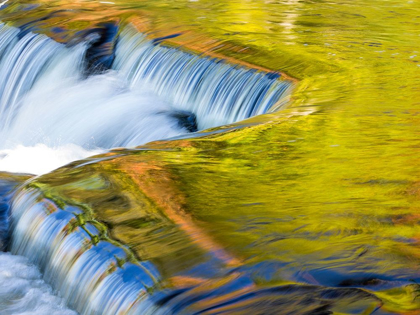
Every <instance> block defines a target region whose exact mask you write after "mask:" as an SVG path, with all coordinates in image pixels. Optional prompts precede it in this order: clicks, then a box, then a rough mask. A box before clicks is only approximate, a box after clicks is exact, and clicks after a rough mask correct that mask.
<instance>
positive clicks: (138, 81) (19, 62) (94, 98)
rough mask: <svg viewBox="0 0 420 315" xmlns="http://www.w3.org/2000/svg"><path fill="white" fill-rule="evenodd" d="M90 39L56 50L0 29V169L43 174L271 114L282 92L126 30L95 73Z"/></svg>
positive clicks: (263, 76) (259, 77) (264, 77)
mask: <svg viewBox="0 0 420 315" xmlns="http://www.w3.org/2000/svg"><path fill="white" fill-rule="evenodd" d="M95 36H96V37H95ZM98 36H99V35H97V34H95V33H92V34H89V35H86V37H85V38H82V39H80V38H79V39H78V40H77V41H76V40H75V39H73V41H72V42H71V43H70V44H68V45H67V46H66V45H64V44H59V43H57V42H55V41H53V40H52V39H50V38H48V37H46V36H45V35H38V34H34V33H31V32H26V31H25V32H24V31H20V30H19V29H17V28H13V27H8V26H7V25H5V24H0V73H1V74H2V75H1V77H0V124H1V129H0V135H1V140H0V149H1V150H0V169H2V170H8V171H15V172H17V171H20V172H22V171H25V172H32V173H37V174H39V173H45V172H46V171H49V170H52V169H54V168H57V167H59V166H61V165H63V164H65V163H68V162H70V161H72V160H77V159H81V158H83V157H86V156H88V155H94V154H96V153H98V152H100V151H101V150H104V149H109V148H113V147H132V146H137V145H140V144H143V143H146V142H149V141H152V140H158V139H165V138H170V137H175V136H179V135H181V134H184V133H187V132H191V131H196V130H200V129H204V128H209V127H214V126H218V125H223V124H228V123H233V122H235V121H239V120H242V119H245V118H248V117H252V116H254V115H258V114H263V113H266V112H268V111H270V110H276V109H278V108H279V107H281V106H282V104H283V103H282V102H284V100H282V98H283V97H285V96H287V95H288V93H287V91H288V89H289V87H290V83H288V82H287V81H279V80H278V75H276V74H267V73H263V72H257V71H254V70H247V69H245V68H241V67H233V66H232V65H229V64H226V63H223V62H220V61H218V60H212V59H209V58H203V57H198V56H195V55H192V54H190V53H186V52H182V51H179V50H177V49H170V48H166V47H164V46H160V45H159V44H155V43H153V42H151V41H150V40H147V39H146V37H145V36H144V35H142V34H139V33H137V32H135V31H134V30H133V29H132V28H131V27H127V28H126V29H125V30H124V31H123V32H122V34H121V35H120V38H119V40H118V44H117V49H116V51H115V52H114V51H111V52H109V56H107V57H108V58H111V60H112V61H113V62H107V64H106V66H107V67H108V66H109V69H108V68H106V69H103V68H104V67H105V66H104V64H105V63H101V62H99V61H100V59H99V61H98V60H96V59H95V56H96V55H97V54H98V53H97V52H96V55H95V52H94V53H92V52H91V50H92V47H95V46H92V45H94V44H92V42H94V41H95V40H98V38H97V37H98ZM104 44H107V43H104ZM108 44H109V43H108ZM99 48H100V49H102V48H101V47H99ZM100 49H98V50H99V54H101V51H100ZM92 54H93V56H92ZM114 55H115V56H114ZM114 57H115V61H114V60H113V59H114ZM87 58H90V59H87ZM92 59H93V61H92ZM95 62H96V63H95ZM98 70H102V71H98ZM104 70H107V71H104ZM89 74H91V75H89ZM22 126H24V127H23V128H22Z"/></svg>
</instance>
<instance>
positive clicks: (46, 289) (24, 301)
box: [0, 253, 77, 315]
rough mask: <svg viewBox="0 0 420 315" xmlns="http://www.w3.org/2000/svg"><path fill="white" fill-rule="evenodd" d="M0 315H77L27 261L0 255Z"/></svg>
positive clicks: (10, 255) (13, 256)
mask: <svg viewBox="0 0 420 315" xmlns="http://www.w3.org/2000/svg"><path fill="white" fill-rule="evenodd" d="M0 283H1V285H0V315H9V314H10V315H11V314H13V315H42V314H48V315H77V313H76V312H75V311H72V310H70V309H68V308H67V307H66V306H65V304H64V301H63V299H61V298H60V297H58V296H56V295H55V294H54V293H53V291H52V289H51V287H50V286H49V285H47V284H46V283H45V282H44V281H43V280H42V279H41V273H40V272H39V270H38V269H37V268H36V267H35V266H34V265H32V264H31V263H30V262H29V261H28V259H27V258H25V257H22V256H15V255H12V254H10V253H0Z"/></svg>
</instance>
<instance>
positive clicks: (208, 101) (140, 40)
mask: <svg viewBox="0 0 420 315" xmlns="http://www.w3.org/2000/svg"><path fill="white" fill-rule="evenodd" d="M114 68H115V69H118V70H120V71H122V73H123V74H124V75H125V77H126V78H127V79H128V80H129V81H130V84H131V86H132V87H133V88H138V86H139V85H140V86H141V85H144V84H145V83H146V84H147V85H148V86H149V87H150V88H151V89H152V90H153V91H154V92H156V93H157V94H158V95H160V96H163V97H164V98H165V100H167V101H169V102H170V103H171V104H173V105H174V106H175V107H176V108H179V109H184V110H189V111H192V112H193V113H195V114H196V115H197V120H198V127H199V129H205V128H210V127H214V126H218V125H223V124H229V123H233V122H236V121H239V120H243V119H246V118H249V117H252V116H255V115H261V114H264V113H267V112H269V111H270V110H273V109H276V110H277V109H279V108H280V107H281V106H282V105H284V104H285V99H282V98H284V97H286V99H287V96H288V95H289V94H290V88H291V82H289V81H287V80H279V75H278V74H276V73H265V72H260V71H256V70H250V69H245V68H243V67H235V66H232V65H229V64H227V63H224V62H222V61H220V60H217V59H210V58H207V57H200V56H197V55H193V54H190V53H187V52H184V51H181V50H178V49H176V48H168V47H165V46H162V45H159V44H155V43H154V42H152V41H150V40H148V39H147V38H146V36H145V35H144V34H141V33H138V32H136V31H135V30H134V29H133V28H131V27H127V28H126V29H125V30H124V31H123V33H122V34H121V36H120V41H119V43H118V45H117V52H116V60H115V63H114ZM275 105H277V106H275Z"/></svg>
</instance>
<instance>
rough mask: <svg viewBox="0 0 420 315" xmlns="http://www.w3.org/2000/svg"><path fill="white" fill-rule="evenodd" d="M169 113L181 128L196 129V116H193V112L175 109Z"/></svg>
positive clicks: (190, 130)
mask: <svg viewBox="0 0 420 315" xmlns="http://www.w3.org/2000/svg"><path fill="white" fill-rule="evenodd" d="M169 115H170V116H171V117H173V118H175V119H177V120H178V125H179V126H180V127H181V128H185V129H187V130H188V131H189V132H196V131H198V127H197V117H196V116H195V114H194V113H193V112H189V111H185V110H176V111H173V112H170V114H169Z"/></svg>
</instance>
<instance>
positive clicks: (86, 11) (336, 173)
mask: <svg viewBox="0 0 420 315" xmlns="http://www.w3.org/2000/svg"><path fill="white" fill-rule="evenodd" d="M22 3H24V2H23V1H22V2H21V4H13V5H11V6H10V7H8V8H6V9H5V11H4V12H5V13H4V14H5V15H4V19H9V20H14V21H18V20H19V21H20V22H16V23H23V22H22V15H23V13H21V11H20V10H21V9H22V6H24V5H23V4H22ZM28 3H29V1H28ZM105 6H107V8H109V10H107V11H106V12H105V10H104V9H103V8H104V7H105ZM62 7H69V8H78V11H75V12H72V13H69V14H67V15H65V16H66V19H67V20H63V18H62V17H61V18H60V17H57V18H55V19H51V20H50V21H49V22H45V23H46V25H47V27H52V26H53V25H56V24H58V25H61V24H63V25H64V27H67V28H69V29H73V28H76V29H77V28H84V27H86V26H87V25H93V24H94V22H95V21H101V20H103V19H113V18H116V17H120V18H121V20H122V21H124V22H128V21H131V20H132V19H133V16H136V17H137V19H135V21H136V22H137V24H139V25H140V26H141V27H142V28H143V29H144V30H149V31H152V30H153V31H154V32H155V33H151V35H150V36H152V37H154V36H155V37H157V36H159V35H162V34H170V33H173V32H184V34H183V35H182V36H180V37H178V38H177V39H176V40H174V42H173V43H172V44H177V43H178V44H185V45H186V46H187V47H190V48H192V49H197V50H200V49H201V48H202V47H196V46H195V45H198V44H199V43H194V41H197V39H199V41H202V42H203V43H205V45H210V43H212V42H211V40H214V41H215V43H213V44H212V45H213V46H209V47H212V52H215V53H220V54H223V55H225V56H227V57H232V58H235V59H237V60H242V61H246V62H250V63H252V64H255V65H258V66H262V67H265V68H269V69H272V70H276V71H283V72H285V73H287V74H289V75H290V76H292V77H295V78H298V79H299V80H300V81H299V85H298V88H297V89H296V91H295V93H294V95H293V98H292V101H291V104H290V107H289V108H288V109H287V110H285V111H283V112H279V113H276V114H271V115H266V116H264V117H257V118H254V119H251V120H249V123H250V124H252V123H261V124H255V125H254V124H252V125H250V126H247V127H244V128H241V129H235V130H233V131H226V132H224V133H221V134H217V135H213V136H207V137H203V138H197V139H192V140H182V141H172V142H161V143H159V142H157V143H155V144H153V145H150V146H149V147H151V148H154V149H165V150H162V151H142V152H141V153H127V154H128V156H127V157H122V158H120V159H119V160H118V162H116V161H108V162H102V163H98V164H97V165H94V166H89V167H85V168H84V169H83V170H86V169H89V170H90V171H91V172H92V173H93V174H95V175H92V176H98V175H97V174H96V172H99V173H100V174H102V175H101V176H105V177H107V176H109V177H112V179H109V178H108V179H107V180H106V181H107V182H113V184H112V185H111V186H106V185H105V186H106V187H105V188H103V195H101V193H100V192H98V191H100V190H101V186H100V184H99V183H102V181H101V179H98V180H97V182H95V181H96V179H95V180H94V181H93V182H91V181H90V179H89V178H90V177H89V176H91V175H88V173H86V172H81V173H80V176H81V177H80V178H81V179H80V182H78V181H77V180H76V178H77V177H75V173H74V172H75V171H74V170H72V169H71V168H70V167H69V168H68V169H63V170H61V171H59V172H55V173H52V174H51V175H48V176H46V177H41V178H40V179H38V180H39V181H40V182H45V183H47V184H48V185H51V186H60V187H61V188H60V189H58V190H56V191H55V193H57V194H61V195H65V196H67V197H68V198H69V199H71V200H77V201H78V202H79V203H87V204H89V205H90V206H91V207H92V208H93V209H95V211H97V213H98V216H99V219H100V220H101V221H104V222H107V223H108V224H110V225H112V224H115V226H116V227H119V230H118V231H119V233H120V234H118V236H116V235H117V234H115V235H114V236H115V237H118V238H120V239H122V240H123V241H124V242H125V243H127V244H129V245H131V246H132V247H134V248H135V249H136V250H138V254H139V255H140V256H141V255H144V256H145V257H146V258H153V259H155V260H156V262H157V263H159V262H160V264H161V266H162V270H164V271H166V272H167V274H168V275H169V276H174V275H176V274H177V273H179V272H182V271H184V270H186V269H188V268H190V267H191V265H194V264H196V263H197V264H199V263H201V262H203V261H205V260H206V259H207V258H206V257H205V255H206V254H205V252H206V250H208V248H207V247H206V246H202V245H200V244H194V242H193V240H192V239H191V237H190V234H189V233H188V232H186V231H185V230H182V229H177V228H178V224H176V223H174V221H173V219H170V218H168V215H167V214H165V209H164V207H162V205H158V206H156V198H157V197H156V196H153V197H151V196H150V194H147V193H144V192H143V194H141V193H139V192H138V189H137V187H138V185H139V182H136V181H135V180H134V179H133V176H132V174H133V173H136V172H138V171H136V170H135V168H133V166H134V165H136V163H142V162H143V161H145V160H146V161H147V163H151V164H154V163H157V162H156V161H158V164H159V169H157V170H156V172H155V173H153V172H152V173H150V174H149V175H148V177H147V181H150V182H151V186H150V187H154V186H153V185H154V181H153V178H154V176H156V178H159V176H163V177H164V178H166V179H165V180H164V181H165V183H166V184H165V185H163V186H162V184H156V186H155V188H156V189H157V190H159V189H160V190H162V189H163V190H164V192H163V193H162V195H164V196H168V198H169V199H173V200H175V203H176V202H177V201H179V203H180V204H181V209H180V211H182V213H186V214H188V216H189V217H190V218H191V222H193V223H194V225H196V226H197V227H198V228H199V229H200V231H204V232H203V233H204V234H206V235H207V236H209V237H211V239H212V240H214V241H215V243H216V244H218V245H220V246H221V247H223V248H225V249H226V251H227V252H228V254H229V255H231V256H232V257H235V259H237V260H239V261H241V263H244V264H249V265H253V264H257V263H261V262H264V261H276V262H279V263H281V264H282V266H283V267H282V268H279V270H278V273H277V274H275V275H274V276H272V277H270V278H269V279H266V278H264V277H261V278H258V280H259V281H260V282H261V284H281V283H290V282H291V283H310V284H322V285H326V286H356V287H362V288H366V290H368V291H370V292H374V293H375V295H376V296H377V297H379V298H381V299H382V300H383V301H384V306H383V309H385V310H387V311H389V312H397V313H408V312H409V311H416V310H418V309H419V308H420V300H419V299H417V300H416V299H415V292H414V289H415V286H413V285H410V281H409V279H411V278H415V277H418V275H419V266H420V264H419V263H420V232H419V229H418V223H419V222H420V215H419V214H418V212H419V206H420V203H419V202H420V197H419V196H420V181H419V178H420V177H419V175H420V174H419V172H420V169H419V167H418V164H419V149H420V129H419V126H420V101H419V100H420V89H419V85H420V84H419V83H420V64H419V60H420V27H419V26H420V25H419V23H420V5H419V2H418V1H397V0H390V1H382V0H381V1H380V0H374V1H366V0H354V1H335V2H331V1H302V0H301V1H294V0H288V1H275V0H273V1H256V0H254V1H227V0H222V1H217V2H216V1H210V0H200V1H185V0H182V1H181V0H177V1H169V0H167V1H163V0H155V1H138V0H136V1H127V0H123V1H122V0H121V1H120V0H118V1H116V3H115V5H107V4H99V3H97V2H92V1H84V2H83V1H81V2H78V3H72V4H69V3H63V2H61V1H45V2H41V3H40V7H39V8H37V9H34V13H33V14H35V15H36V14H39V15H42V14H45V13H46V12H49V11H50V10H52V8H56V9H57V8H62ZM31 12H32V11H31ZM25 14H32V13H28V12H26V13H25ZM139 19H140V21H139ZM60 23H61V24H60ZM50 35H53V34H50ZM194 44H195V45H194ZM205 45H204V46H205ZM128 170H130V171H128ZM152 175H153V176H152ZM51 178H54V180H52V179H51ZM92 178H94V177H92ZM47 179H48V180H47ZM50 179H51V182H50V181H49V180H50ZM60 180H62V181H63V183H64V184H63V183H61V182H60V183H59V182H57V181H60ZM67 182H72V184H71V185H70V184H68V183H67ZM62 185H64V186H62ZM66 185H67V186H66ZM68 185H70V186H68ZM72 185H73V186H72ZM63 187H69V188H68V189H67V188H66V189H64V188H63ZM92 187H93V188H94V189H93V188H92ZM168 187H170V188H168ZM87 188H89V189H87ZM110 190H111V191H113V192H114V193H115V194H117V195H119V196H123V197H121V198H122V199H118V198H117V199H115V200H116V201H115V200H114V201H112V200H108V201H107V199H106V198H110V197H109V194H110V192H109V191H110ZM145 195H146V196H145ZM180 196H181V197H180ZM101 198H103V199H101ZM124 198H126V199H124ZM158 199H159V198H158ZM127 200H129V202H128V203H127ZM117 201H118V202H117ZM139 203H142V205H139ZM123 205H126V206H123ZM112 209H114V210H115V209H123V210H121V211H122V212H115V213H114V214H115V217H113V213H112V211H111V210H112ZM144 209H149V210H144ZM150 209H154V210H153V211H152V210H150ZM124 211H127V213H130V211H132V213H134V214H135V215H134V217H135V218H133V217H130V216H129V215H128V214H126V213H125V212H124ZM126 215H127V216H126ZM129 219H130V220H129ZM114 220H117V221H118V224H116V223H115V222H114ZM162 222H163V223H162ZM173 225H175V226H176V227H177V228H173ZM151 227H165V228H167V229H168V230H162V232H159V233H161V234H159V233H158V234H157V236H153V235H152V234H151V233H150V229H151ZM115 231H117V230H115ZM151 235H152V236H151ZM165 235H166V236H170V237H164V236H165ZM159 237H161V238H159ZM143 240H146V241H143ZM142 242H143V243H142ZM140 244H141V245H140ZM184 264H185V265H184Z"/></svg>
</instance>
